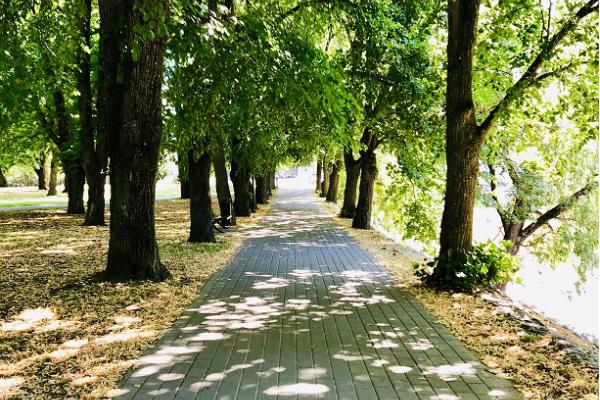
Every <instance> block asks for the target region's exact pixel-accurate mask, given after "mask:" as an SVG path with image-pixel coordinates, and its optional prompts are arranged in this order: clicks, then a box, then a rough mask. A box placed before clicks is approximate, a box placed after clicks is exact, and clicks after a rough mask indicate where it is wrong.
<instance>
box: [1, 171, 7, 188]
mask: <svg viewBox="0 0 600 400" xmlns="http://www.w3.org/2000/svg"><path fill="white" fill-rule="evenodd" d="M0 187H3V188H4V187H8V182H7V181H6V177H5V176H4V172H3V171H2V169H0Z"/></svg>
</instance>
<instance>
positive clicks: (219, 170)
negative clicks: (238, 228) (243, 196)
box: [213, 138, 235, 225]
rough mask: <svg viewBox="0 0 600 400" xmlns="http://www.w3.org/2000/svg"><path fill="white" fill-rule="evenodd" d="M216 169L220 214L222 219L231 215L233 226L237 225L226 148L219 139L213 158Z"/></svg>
mask: <svg viewBox="0 0 600 400" xmlns="http://www.w3.org/2000/svg"><path fill="white" fill-rule="evenodd" d="M213 165H214V167H215V181H216V185H217V199H218V200H219V212H220V213H221V217H225V218H226V217H229V216H230V214H233V215H231V225H235V212H234V210H233V209H232V208H233V207H232V200H231V191H230V190H229V179H227V164H226V161H225V148H224V145H223V141H222V140H221V139H220V138H219V139H217V148H216V150H215V154H214V157H213Z"/></svg>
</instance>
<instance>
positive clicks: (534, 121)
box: [0, 0, 598, 279]
mask: <svg viewBox="0 0 600 400" xmlns="http://www.w3.org/2000/svg"><path fill="white" fill-rule="evenodd" d="M517 3H518V4H517ZM517 3H514V2H501V3H500V4H496V3H492V2H483V4H480V1H473V0H460V1H459V0H457V1H452V2H449V4H448V7H447V9H446V7H443V6H442V5H441V4H440V3H439V2H437V1H433V0H432V1H419V2H416V1H405V2H399V3H398V2H392V1H389V0H359V1H350V2H349V1H336V0H332V1H312V0H306V1H304V0H300V1H291V0H290V1H268V0H266V1H261V2H256V3H255V2H247V1H236V0H225V1H224V2H222V3H220V2H218V1H216V0H209V1H208V2H206V3H204V2H188V1H186V0H171V1H168V0H132V1H130V2H112V1H107V0H98V4H96V3H94V2H92V1H91V0H67V1H65V2H59V3H57V2H52V1H49V0H41V1H39V2H34V3H33V4H31V3H30V2H26V1H20V0H11V1H9V2H6V5H5V7H4V8H3V10H2V19H1V22H0V24H1V25H2V29H3V32H6V34H5V38H6V40H3V42H2V44H0V46H1V47H2V48H0V57H1V59H0V62H1V67H0V68H1V71H0V90H1V95H2V106H1V108H0V146H2V157H1V158H0V170H2V169H6V167H7V166H10V165H12V164H14V163H17V162H23V161H22V160H23V159H24V158H23V157H29V159H35V157H37V156H38V155H39V154H41V153H42V152H44V151H47V149H48V148H50V147H51V148H53V149H54V150H53V152H55V154H56V155H57V159H59V160H60V164H61V166H62V169H63V172H64V174H65V182H66V187H67V189H68V194H69V207H68V212H71V213H81V212H83V211H84V205H83V187H84V182H87V184H88V188H89V189H88V190H89V191H88V204H87V207H86V209H85V212H86V218H85V224H86V225H99V224H103V223H104V214H105V210H104V208H105V200H104V188H105V183H106V179H107V176H109V175H110V183H111V202H110V216H111V229H110V232H111V233H110V246H109V255H108V263H107V273H108V276H109V277H110V278H111V279H130V278H136V279H146V278H150V279H164V278H165V277H167V276H168V271H167V269H166V268H165V267H164V266H163V265H162V264H161V262H160V257H159V254H158V248H157V246H156V238H155V232H154V198H155V181H156V175H157V168H158V163H159V160H160V158H161V157H164V156H165V155H166V154H176V155H177V160H178V166H179V170H180V180H181V183H182V194H183V195H184V196H187V195H188V194H189V197H190V212H191V228H190V240H191V241H194V242H205V241H208V242H210V241H214V240H215V238H214V233H213V229H212V217H213V215H212V208H211V200H210V191H209V176H210V171H211V168H212V169H213V170H214V174H215V177H216V183H217V197H218V200H219V212H220V214H221V215H222V216H225V217H227V216H228V215H229V214H230V213H232V212H233V214H234V215H238V216H245V215H250V213H251V212H252V210H253V208H254V207H255V203H262V202H264V201H266V198H267V196H268V193H269V191H270V189H272V186H273V184H272V181H273V177H274V172H275V170H276V168H277V165H279V164H281V163H282V162H285V161H288V160H294V161H296V162H308V161H310V160H313V159H314V157H315V156H316V157H317V158H318V159H319V163H318V165H320V167H321V169H320V170H319V171H318V182H317V185H318V187H317V189H318V190H319V191H321V194H322V196H323V197H326V198H327V200H329V201H335V200H336V199H337V197H338V193H337V190H338V186H339V185H338V182H339V181H340V180H341V179H342V177H345V184H344V193H343V205H342V210H341V215H342V216H343V217H348V218H352V219H353V223H352V225H353V227H355V228H359V229H368V228H370V226H371V220H372V213H373V207H374V193H375V192H376V190H377V184H376V183H377V177H378V173H379V172H380V171H378V154H379V153H381V152H382V151H383V152H384V153H387V154H392V155H393V156H394V157H395V159H396V162H395V166H394V168H393V170H390V171H389V173H388V175H389V176H391V183H388V185H387V187H386V188H385V191H386V192H387V193H388V195H386V196H385V198H386V201H385V202H382V204H383V203H385V204H386V206H387V209H386V210H384V212H385V213H387V214H388V215H395V216H396V217H395V218H394V223H395V224H396V225H397V226H398V228H399V229H400V230H402V231H403V232H404V235H405V236H411V237H417V238H422V237H426V238H428V239H431V238H433V237H437V235H438V230H437V228H436V227H434V226H437V225H438V224H439V222H438V221H439V213H438V212H437V207H438V204H439V207H440V208H441V201H442V199H443V201H444V202H445V203H444V207H443V213H441V214H442V216H441V232H439V239H440V240H439V241H440V247H439V260H440V264H439V266H440V267H439V268H438V271H440V273H442V274H443V273H444V265H445V263H446V262H447V263H452V262H454V261H455V260H459V259H460V258H461V257H463V256H464V254H465V253H467V252H468V251H469V250H470V248H471V245H472V231H473V226H472V221H473V208H474V204H475V199H476V197H477V196H480V198H481V200H482V201H484V202H485V201H487V202H488V203H489V204H493V205H494V206H495V207H496V208H497V209H498V212H499V214H500V216H501V218H502V223H503V226H504V231H505V238H506V239H508V240H511V241H512V247H511V250H510V251H511V253H513V254H514V253H516V252H517V251H518V249H519V247H520V246H521V245H522V243H523V242H524V241H525V240H528V239H530V238H531V237H532V236H534V233H536V232H539V231H541V230H543V229H544V227H546V226H548V222H549V221H550V220H553V219H556V218H557V217H559V216H564V215H566V214H569V212H570V213H571V214H573V210H575V206H577V205H581V204H583V203H584V200H585V199H590V198H591V199H594V198H596V197H597V194H596V184H595V176H594V175H593V174H591V173H588V172H586V171H583V169H585V168H582V166H587V167H589V166H590V165H592V163H591V162H590V161H589V153H594V151H593V150H590V144H593V143H596V141H597V102H596V101H594V102H590V101H586V100H585V99H589V98H594V99H596V98H597V94H594V91H595V90H596V88H597V60H598V49H597V47H596V46H595V45H594V44H593V43H594V42H593V38H594V37H596V36H597V26H596V25H597V24H596V23H595V22H594V21H593V18H590V17H589V15H590V14H592V13H594V12H596V11H597V9H598V3H597V2H595V1H591V0H590V1H587V2H584V3H581V0H579V1H571V0H565V1H563V2H561V3H559V4H553V3H548V4H544V3H539V2H537V1H523V2H517ZM478 34H479V40H477V38H478ZM444 50H446V51H444ZM574 78H576V79H574ZM444 82H446V85H445V88H444ZM553 88H554V89H553ZM552 90H554V91H555V92H556V93H555V94H557V95H556V96H554V98H555V99H558V100H551V101H546V100H545V97H549V94H548V93H549V92H550V91H552ZM550 97H551V96H550ZM444 98H445V102H444ZM444 124H445V126H444ZM444 132H445V135H444ZM565 137H568V140H565ZM553 149H554V150H553ZM556 149H559V150H556ZM524 152H530V153H531V152H534V153H535V157H534V158H535V160H537V161H535V162H532V161H525V158H523V157H521V156H520V155H519V153H524ZM557 152H559V157H558V161H557V162H555V163H554V162H552V161H549V160H550V159H551V158H552V156H553V155H556V153H557ZM53 159H54V157H53ZM574 159H577V160H579V161H577V162H574V161H573V160H574ZM521 160H523V161H521ZM529 160H531V157H530V158H529ZM581 160H585V161H581ZM533 164H535V165H533ZM228 167H229V174H228ZM588 170H589V168H588ZM444 174H445V178H444ZM228 175H229V178H230V179H231V182H232V183H233V194H232V193H231V191H230V188H229V184H228V179H227V178H228ZM321 176H323V179H321ZM548 177H549V178H550V180H552V185H546V184H542V183H539V182H542V181H544V179H545V178H548ZM321 181H322V182H321ZM505 181H509V182H508V183H507V182H505ZM252 182H255V183H254V184H253V183H252ZM536 182H537V183H538V184H537V186H536V184H535V183H536ZM565 182H568V184H566V183H565ZM573 185H575V186H577V185H579V187H577V188H576V189H574V190H573V191H572V193H566V194H565V190H571V187H572V186H573ZM506 186H510V187H511V189H512V192H511V193H512V194H511V195H510V196H504V197H503V196H502V193H498V192H499V188H504V187H506ZM534 186H535V187H537V188H538V189H535V188H532V187H534ZM542 186H543V188H540V187H542ZM478 188H480V189H478ZM481 188H482V189H481ZM552 188H560V189H561V190H555V191H554V192H553V193H554V195H553V196H548V195H547V194H546V195H545V194H543V193H548V192H552ZM536 190H537V194H536V193H534V192H536ZM542 192H543V193H542ZM444 193H445V194H444ZM590 193H592V194H593V195H592V196H590ZM550 201H555V202H556V203H555V204H553V205H550V206H549V207H547V209H546V211H545V212H542V213H541V214H540V215H536V212H538V211H539V210H540V209H542V208H543V207H546V206H548V203H549V202H550ZM440 211H441V210H440ZM566 226H570V225H561V229H563V230H564V231H565V232H567V233H572V232H573V231H572V230H569V229H566V228H565V227H566ZM576 226H577V228H576V230H577V229H579V232H583V230H582V229H580V228H581V227H582V226H583V225H581V224H579V225H577V224H576ZM591 229H592V230H593V228H591ZM589 230H590V229H588V230H587V231H589ZM587 231H586V232H587ZM567 233H565V235H567ZM590 237H591V236H587V239H586V240H587V242H586V244H589V243H590V240H591V239H589V238H590ZM585 248H586V249H587V248H589V246H587V245H586V246H585ZM570 250H572V248H571V249H570ZM570 250H569V251H570ZM563 253H565V254H566V253H568V251H567V250H565V251H563ZM580 253H581V254H583V251H580ZM588 253H589V254H588V256H590V257H591V254H593V252H589V251H588ZM588 258H589V257H588Z"/></svg>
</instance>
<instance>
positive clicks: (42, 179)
mask: <svg viewBox="0 0 600 400" xmlns="http://www.w3.org/2000/svg"><path fill="white" fill-rule="evenodd" d="M39 162H40V163H39V166H38V167H37V168H34V169H33V170H34V171H35V174H36V175H37V178H38V190H47V189H48V187H46V153H45V152H42V153H40V158H39Z"/></svg>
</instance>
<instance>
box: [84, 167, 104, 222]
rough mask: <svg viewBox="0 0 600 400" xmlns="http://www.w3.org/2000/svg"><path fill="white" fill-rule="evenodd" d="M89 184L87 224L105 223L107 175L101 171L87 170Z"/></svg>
mask: <svg viewBox="0 0 600 400" xmlns="http://www.w3.org/2000/svg"><path fill="white" fill-rule="evenodd" d="M86 176H87V184H88V202H87V210H86V214H85V221H84V223H83V225H85V226H102V225H104V209H105V207H106V203H105V200H104V187H105V184H106V175H105V174H104V173H102V172H99V171H90V172H89V173H87V172H86Z"/></svg>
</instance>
